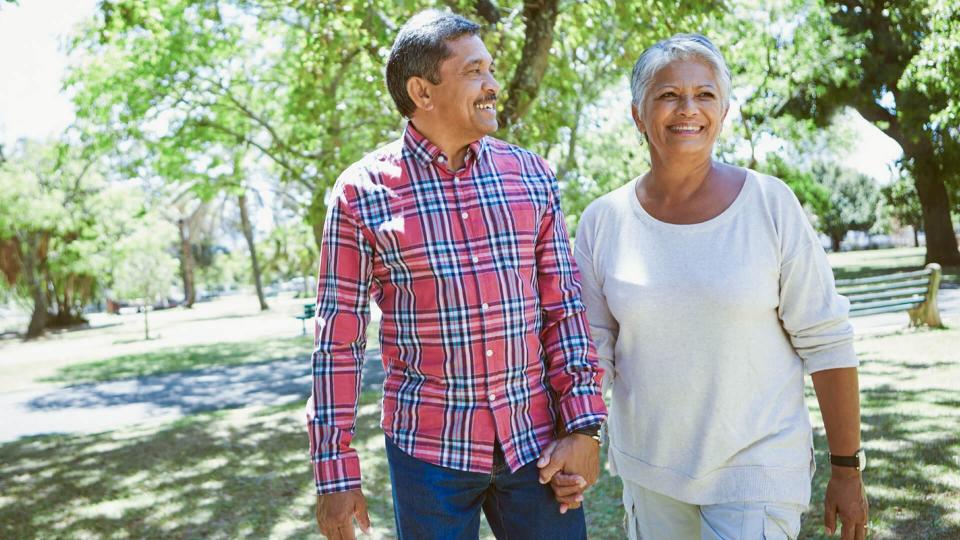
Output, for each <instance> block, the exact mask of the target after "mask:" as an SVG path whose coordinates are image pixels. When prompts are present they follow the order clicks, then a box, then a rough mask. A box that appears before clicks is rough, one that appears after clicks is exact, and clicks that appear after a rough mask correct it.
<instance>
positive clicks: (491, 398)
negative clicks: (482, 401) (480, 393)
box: [487, 394, 497, 401]
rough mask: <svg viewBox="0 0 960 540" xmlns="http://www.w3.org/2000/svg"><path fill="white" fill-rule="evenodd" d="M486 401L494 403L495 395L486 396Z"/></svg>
mask: <svg viewBox="0 0 960 540" xmlns="http://www.w3.org/2000/svg"><path fill="white" fill-rule="evenodd" d="M487 399H489V400H490V401H496V400H497V395H496V394H490V395H489V396H487Z"/></svg>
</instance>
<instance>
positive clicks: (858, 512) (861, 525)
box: [823, 466, 870, 540]
mask: <svg viewBox="0 0 960 540" xmlns="http://www.w3.org/2000/svg"><path fill="white" fill-rule="evenodd" d="M869 513H870V505H869V503H867V494H866V492H865V491H864V489H863V478H862V477H861V475H860V471H858V470H857V469H853V468H849V467H836V466H834V467H832V471H831V473H830V482H828V483H827V493H826V496H825V497H824V498H823V525H824V527H825V528H826V530H827V534H829V535H830V536H833V533H834V532H835V531H836V530H837V516H840V522H841V523H842V524H843V528H842V529H841V531H840V539H841V540H863V539H864V538H866V532H867V519H868V517H869Z"/></svg>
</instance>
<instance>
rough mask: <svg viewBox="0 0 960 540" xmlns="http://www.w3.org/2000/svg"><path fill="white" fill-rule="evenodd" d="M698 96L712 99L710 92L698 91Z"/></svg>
mask: <svg viewBox="0 0 960 540" xmlns="http://www.w3.org/2000/svg"><path fill="white" fill-rule="evenodd" d="M700 97H702V98H709V99H712V98H713V97H714V96H713V93H712V92H700Z"/></svg>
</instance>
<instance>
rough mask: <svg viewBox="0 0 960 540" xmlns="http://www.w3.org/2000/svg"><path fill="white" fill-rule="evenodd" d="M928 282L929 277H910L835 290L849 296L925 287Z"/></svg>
mask: <svg viewBox="0 0 960 540" xmlns="http://www.w3.org/2000/svg"><path fill="white" fill-rule="evenodd" d="M929 283H930V280H929V279H912V280H910V281H899V282H896V283H890V284H886V285H874V286H870V287H862V286H861V287H849V286H847V287H838V288H837V292H839V293H840V294H842V295H844V296H849V295H851V294H858V293H872V292H880V291H889V290H894V289H901V288H906V287H918V286H922V287H926V286H927V285H928V284H929Z"/></svg>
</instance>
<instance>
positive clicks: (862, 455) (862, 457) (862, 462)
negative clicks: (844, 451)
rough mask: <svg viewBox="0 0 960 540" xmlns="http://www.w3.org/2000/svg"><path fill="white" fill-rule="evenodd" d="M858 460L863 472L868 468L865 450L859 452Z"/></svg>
mask: <svg viewBox="0 0 960 540" xmlns="http://www.w3.org/2000/svg"><path fill="white" fill-rule="evenodd" d="M857 460H858V461H859V462H860V463H859V467H858V468H859V469H860V470H861V471H863V470H864V469H866V468H867V453H866V452H864V451H863V449H860V451H859V452H857Z"/></svg>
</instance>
